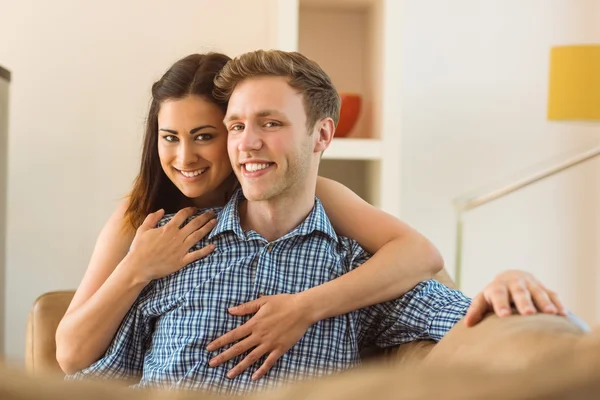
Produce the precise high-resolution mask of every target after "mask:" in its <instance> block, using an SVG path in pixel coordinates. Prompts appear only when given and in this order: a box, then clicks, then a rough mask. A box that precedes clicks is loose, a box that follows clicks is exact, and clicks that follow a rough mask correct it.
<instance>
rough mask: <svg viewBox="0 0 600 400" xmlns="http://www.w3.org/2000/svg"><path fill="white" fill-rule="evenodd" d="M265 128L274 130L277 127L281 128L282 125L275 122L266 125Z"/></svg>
mask: <svg viewBox="0 0 600 400" xmlns="http://www.w3.org/2000/svg"><path fill="white" fill-rule="evenodd" d="M265 126H266V127H267V128H274V127H276V126H281V124H280V123H279V122H275V121H269V122H267V123H266V124H265Z"/></svg>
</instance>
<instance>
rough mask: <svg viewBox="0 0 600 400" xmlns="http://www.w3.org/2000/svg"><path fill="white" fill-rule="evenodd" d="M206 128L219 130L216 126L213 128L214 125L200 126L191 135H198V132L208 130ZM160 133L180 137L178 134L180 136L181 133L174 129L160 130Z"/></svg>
mask: <svg viewBox="0 0 600 400" xmlns="http://www.w3.org/2000/svg"><path fill="white" fill-rule="evenodd" d="M206 128H213V129H217V128H216V127H215V126H213V125H200V126H198V127H196V128H194V129H192V130H191V131H190V135H193V134H194V133H196V132H198V131H201V130H202V129H206ZM159 131H163V132H168V133H170V134H172V135H178V134H179V132H177V131H176V130H173V129H167V128H160V129H159Z"/></svg>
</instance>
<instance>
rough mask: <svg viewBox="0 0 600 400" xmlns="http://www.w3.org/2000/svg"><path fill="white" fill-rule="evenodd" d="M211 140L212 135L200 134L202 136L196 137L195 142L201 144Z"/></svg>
mask: <svg viewBox="0 0 600 400" xmlns="http://www.w3.org/2000/svg"><path fill="white" fill-rule="evenodd" d="M212 138H213V135H212V134H210V133H202V134H200V135H198V136H196V140H198V141H201V142H203V141H205V140H210V139H212Z"/></svg>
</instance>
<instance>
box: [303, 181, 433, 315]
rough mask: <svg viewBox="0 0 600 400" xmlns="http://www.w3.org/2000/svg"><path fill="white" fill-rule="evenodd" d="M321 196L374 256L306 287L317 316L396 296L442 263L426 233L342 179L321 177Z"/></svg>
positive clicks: (339, 226)
mask: <svg viewBox="0 0 600 400" xmlns="http://www.w3.org/2000/svg"><path fill="white" fill-rule="evenodd" d="M317 196H318V197H319V199H320V200H321V202H322V203H323V207H324V208H325V211H326V213H327V216H328V217H329V219H330V220H331V223H332V225H333V227H334V229H335V230H336V232H337V233H338V234H339V235H341V236H347V237H349V238H352V239H354V240H356V241H357V242H358V243H359V244H360V245H361V246H362V247H363V248H364V249H365V250H366V251H367V252H369V253H372V254H373V257H371V258H370V259H369V260H368V261H367V262H365V263H364V264H363V265H362V266H360V267H359V268H356V269H355V270H353V271H351V272H349V273H347V274H345V275H343V276H341V277H339V278H337V279H335V280H333V281H330V282H327V283H325V284H323V285H321V286H317V287H314V288H312V289H309V290H307V291H305V292H303V294H304V296H306V297H308V296H310V298H311V303H312V304H314V307H313V310H314V312H316V315H315V316H314V318H315V320H317V321H318V320H321V319H325V318H329V317H332V316H335V315H340V314H344V313H347V312H350V311H354V310H357V309H359V308H362V307H366V306H370V305H372V304H376V303H381V302H384V301H388V300H391V299H394V298H398V297H400V296H401V295H403V294H404V293H406V292H407V291H409V290H410V289H412V288H413V287H414V286H415V285H416V284H417V283H419V282H420V281H422V280H426V279H430V278H432V277H433V275H435V274H436V273H437V272H439V271H440V270H441V269H442V268H443V266H444V265H443V260H442V257H441V256H440V254H439V252H438V251H437V249H436V248H435V247H434V246H433V244H432V243H431V242H430V241H429V240H427V238H425V237H424V236H423V235H421V234H420V233H418V232H417V231H416V230H414V229H412V228H411V227H410V226H408V225H407V224H405V223H403V222H402V221H400V220H399V219H397V218H395V217H393V216H391V215H389V214H387V213H385V212H383V211H381V210H379V209H377V208H376V207H373V206H372V205H370V204H368V203H367V202H365V201H364V200H363V199H361V198H360V197H359V196H358V195H356V194H355V193H354V192H352V191H351V190H350V189H348V188H347V187H345V186H344V185H342V184H340V183H338V182H335V181H332V180H330V179H326V178H323V177H319V179H318V181H317Z"/></svg>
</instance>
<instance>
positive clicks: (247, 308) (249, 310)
mask: <svg viewBox="0 0 600 400" xmlns="http://www.w3.org/2000/svg"><path fill="white" fill-rule="evenodd" d="M264 302H265V298H264V297H262V298H259V299H256V300H252V301H249V302H247V303H244V304H240V305H239V306H235V307H230V308H229V309H228V310H227V311H229V313H230V314H231V315H247V314H256V313H257V312H258V310H260V307H261V306H262V305H263V304H264Z"/></svg>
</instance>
